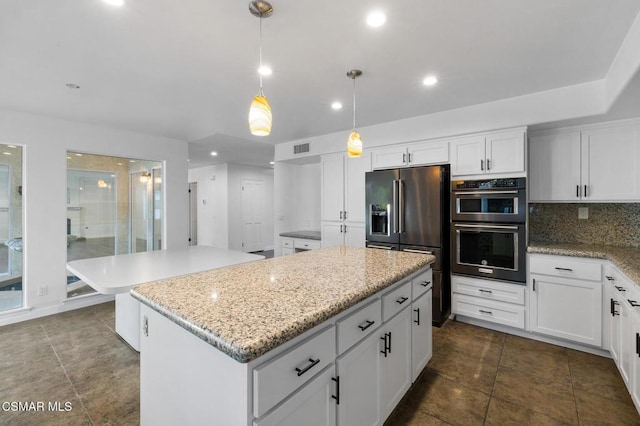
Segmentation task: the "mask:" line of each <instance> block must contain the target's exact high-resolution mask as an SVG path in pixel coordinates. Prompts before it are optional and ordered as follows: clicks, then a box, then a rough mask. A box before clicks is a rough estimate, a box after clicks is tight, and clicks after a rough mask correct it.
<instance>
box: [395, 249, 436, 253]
mask: <svg viewBox="0 0 640 426" xmlns="http://www.w3.org/2000/svg"><path fill="white" fill-rule="evenodd" d="M402 251H406V252H407V253H420V254H433V252H432V251H428V250H418V249H402Z"/></svg>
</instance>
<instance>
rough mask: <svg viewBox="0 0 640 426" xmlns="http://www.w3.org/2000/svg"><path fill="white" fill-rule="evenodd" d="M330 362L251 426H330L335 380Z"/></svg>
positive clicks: (333, 410) (332, 419)
mask: <svg viewBox="0 0 640 426" xmlns="http://www.w3.org/2000/svg"><path fill="white" fill-rule="evenodd" d="M333 372H334V365H333V364H331V365H330V366H328V367H327V368H325V369H324V371H323V372H322V373H320V375H319V376H318V377H316V378H315V379H313V380H312V381H311V382H310V383H309V384H307V385H306V386H305V387H303V388H302V389H301V390H299V391H297V392H296V393H295V394H294V395H293V396H292V397H291V398H289V399H288V400H287V401H285V402H284V403H283V404H282V405H280V406H279V407H278V408H276V409H275V410H274V411H272V412H271V413H270V414H268V415H266V416H265V417H264V418H262V419H260V420H256V421H254V422H253V424H254V426H276V425H277V426H299V425H306V426H334V425H335V424H336V402H337V400H336V398H337V397H338V394H337V393H336V391H337V385H336V381H335V379H334V377H333Z"/></svg>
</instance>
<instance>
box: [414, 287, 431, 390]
mask: <svg viewBox="0 0 640 426" xmlns="http://www.w3.org/2000/svg"><path fill="white" fill-rule="evenodd" d="M431 300H432V291H431V289H429V291H427V292H426V293H425V294H423V295H422V296H420V297H419V298H418V299H416V301H414V302H413V304H412V306H411V310H412V315H413V320H412V322H411V368H412V373H411V381H412V382H415V381H416V379H417V378H418V376H419V375H420V373H421V372H422V370H423V369H424V367H425V366H426V365H427V363H428V362H429V360H430V359H431V355H432V352H433V348H432V343H431V342H432V335H431V333H432V328H431V310H432V309H433V305H432V302H431Z"/></svg>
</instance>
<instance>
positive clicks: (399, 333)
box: [378, 308, 411, 419]
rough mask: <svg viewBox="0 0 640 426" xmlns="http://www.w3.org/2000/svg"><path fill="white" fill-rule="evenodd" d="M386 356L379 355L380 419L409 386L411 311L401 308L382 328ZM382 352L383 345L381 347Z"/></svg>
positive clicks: (393, 406) (398, 400)
mask: <svg viewBox="0 0 640 426" xmlns="http://www.w3.org/2000/svg"><path fill="white" fill-rule="evenodd" d="M385 335H386V336H387V339H388V340H387V342H388V349H389V350H387V351H385V352H386V356H385V355H383V354H379V355H380V358H381V360H380V376H379V379H380V384H379V386H380V410H381V411H380V418H382V419H386V418H387V416H388V415H389V414H391V412H392V411H393V409H394V408H395V406H396V405H398V402H400V400H401V399H402V397H403V396H404V394H405V392H406V391H407V390H408V389H409V387H410V386H411V309H409V308H405V309H404V310H402V311H401V312H400V313H399V314H398V315H396V316H395V317H394V318H393V319H392V320H391V321H389V322H388V323H387V324H386V325H385V326H383V327H382V330H381V332H380V333H379V334H378V336H382V337H384V336H385ZM382 349H384V344H383V345H382Z"/></svg>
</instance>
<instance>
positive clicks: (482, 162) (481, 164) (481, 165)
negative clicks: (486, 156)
mask: <svg viewBox="0 0 640 426" xmlns="http://www.w3.org/2000/svg"><path fill="white" fill-rule="evenodd" d="M480 170H482V171H484V160H480Z"/></svg>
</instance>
